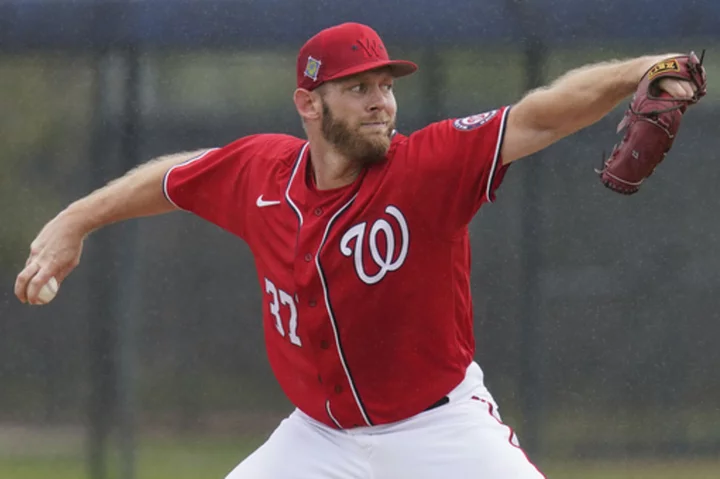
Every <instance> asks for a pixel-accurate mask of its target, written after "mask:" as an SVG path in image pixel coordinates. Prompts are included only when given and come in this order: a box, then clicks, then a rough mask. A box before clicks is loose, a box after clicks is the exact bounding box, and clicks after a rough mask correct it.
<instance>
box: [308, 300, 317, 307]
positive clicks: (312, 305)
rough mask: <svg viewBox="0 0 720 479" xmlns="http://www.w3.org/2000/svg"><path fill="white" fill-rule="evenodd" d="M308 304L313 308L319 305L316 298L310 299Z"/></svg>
mask: <svg viewBox="0 0 720 479" xmlns="http://www.w3.org/2000/svg"><path fill="white" fill-rule="evenodd" d="M308 306H310V307H311V308H314V307H315V306H317V301H315V300H314V299H311V300H310V301H308Z"/></svg>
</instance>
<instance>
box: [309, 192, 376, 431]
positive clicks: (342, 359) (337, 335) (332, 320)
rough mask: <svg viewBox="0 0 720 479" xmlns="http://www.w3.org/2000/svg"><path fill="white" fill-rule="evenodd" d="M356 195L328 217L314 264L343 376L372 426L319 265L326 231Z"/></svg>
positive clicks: (364, 418)
mask: <svg viewBox="0 0 720 479" xmlns="http://www.w3.org/2000/svg"><path fill="white" fill-rule="evenodd" d="M357 195H358V193H355V194H354V195H353V197H352V198H350V200H349V201H348V202H347V203H345V204H344V205H343V206H342V208H340V209H339V210H337V211H336V212H335V214H334V215H333V216H332V218H330V221H328V224H327V226H326V227H325V234H323V237H322V240H320V246H318V250H317V253H316V254H315V266H316V267H317V270H318V275H319V276H320V282H321V283H322V287H323V295H324V296H325V309H327V313H328V316H329V317H330V325H331V326H332V328H333V333H334V334H335V346H336V347H337V350H338V356H339V357H340V363H341V364H342V367H343V369H344V370H345V376H346V377H347V380H348V383H349V384H350V390H351V391H352V393H353V397H354V398H355V404H357V407H358V409H359V410H360V414H362V417H363V420H364V421H365V423H366V424H367V425H368V426H372V425H373V424H372V422H371V421H370V418H369V417H368V415H367V413H366V412H365V408H363V406H362V403H361V402H360V396H358V393H357V389H356V388H355V383H354V382H353V380H352V377H351V376H350V371H349V370H348V367H347V363H346V361H345V356H344V355H343V352H342V348H341V347H340V333H339V332H338V328H337V322H336V321H335V315H334V314H333V312H332V308H331V307H330V294H329V292H328V288H327V284H326V282H325V275H324V274H323V271H322V267H321V266H320V253H321V252H322V249H323V246H325V240H327V236H328V233H329V232H330V227H331V226H332V224H333V223H334V222H335V219H336V218H337V217H338V216H340V214H342V213H343V212H344V211H345V210H346V209H348V207H349V206H350V205H351V204H352V203H353V201H355V198H357Z"/></svg>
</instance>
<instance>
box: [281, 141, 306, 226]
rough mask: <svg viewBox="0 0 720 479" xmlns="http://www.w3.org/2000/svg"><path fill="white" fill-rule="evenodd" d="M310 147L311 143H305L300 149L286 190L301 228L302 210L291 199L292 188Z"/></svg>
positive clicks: (286, 196) (287, 197) (288, 200)
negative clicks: (306, 151)
mask: <svg viewBox="0 0 720 479" xmlns="http://www.w3.org/2000/svg"><path fill="white" fill-rule="evenodd" d="M308 146H310V143H309V142H308V143H305V145H304V146H303V147H302V148H301V149H300V154H299V155H298V157H297V160H295V166H294V167H293V171H292V174H291V175H290V181H288V185H287V188H285V199H286V200H287V202H288V203H289V204H290V206H291V207H292V209H293V210H295V213H296V214H297V216H298V219H299V220H300V226H302V225H303V216H302V213H300V209H299V208H298V207H297V205H296V204H295V203H294V202H293V200H292V198H290V187H291V186H292V183H293V180H294V179H295V174H296V173H297V171H298V169H299V168H300V164H301V163H302V158H303V155H304V154H305V150H307V149H308Z"/></svg>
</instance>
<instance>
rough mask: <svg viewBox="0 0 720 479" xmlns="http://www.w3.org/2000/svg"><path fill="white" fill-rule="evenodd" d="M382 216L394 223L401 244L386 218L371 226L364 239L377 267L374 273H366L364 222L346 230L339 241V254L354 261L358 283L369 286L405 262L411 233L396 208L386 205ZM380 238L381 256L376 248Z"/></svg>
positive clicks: (365, 227)
mask: <svg viewBox="0 0 720 479" xmlns="http://www.w3.org/2000/svg"><path fill="white" fill-rule="evenodd" d="M385 213H387V214H388V215H390V216H391V217H392V219H394V221H395V223H396V224H397V229H398V230H399V231H400V241H399V243H398V242H397V241H396V238H395V231H394V230H393V227H392V225H391V224H390V222H388V221H387V220H386V219H384V218H380V219H379V220H377V221H375V222H374V223H373V225H372V227H371V228H370V233H369V234H368V236H367V240H368V249H369V251H370V256H371V258H372V260H373V262H374V263H375V265H376V266H377V267H378V268H379V269H378V270H377V271H374V272H371V273H368V272H367V271H366V270H365V263H364V261H363V249H364V245H365V233H366V231H367V222H362V223H360V224H357V225H355V226H353V227H352V228H350V229H349V230H347V232H346V233H345V234H344V235H343V237H342V239H341V240H340V251H341V252H342V254H343V255H345V256H347V257H348V258H349V257H351V256H352V257H353V258H354V262H355V272H356V273H357V275H358V277H359V278H360V280H362V281H363V282H364V283H366V284H370V285H372V284H376V283H378V282H379V281H380V280H382V279H383V278H384V277H385V275H386V274H388V272H390V271H396V270H398V269H399V268H400V267H401V266H402V265H403V263H404V262H405V258H406V257H407V253H408V247H409V246H410V232H409V231H408V225H407V221H405V217H404V216H403V214H402V212H401V211H400V210H399V209H397V208H396V207H395V206H388V207H387V208H385ZM381 237H382V239H384V240H385V252H384V254H383V253H381V251H380V247H379V243H380V240H381ZM353 240H355V242H354V246H353V247H351V246H350V243H351V242H352V241H353Z"/></svg>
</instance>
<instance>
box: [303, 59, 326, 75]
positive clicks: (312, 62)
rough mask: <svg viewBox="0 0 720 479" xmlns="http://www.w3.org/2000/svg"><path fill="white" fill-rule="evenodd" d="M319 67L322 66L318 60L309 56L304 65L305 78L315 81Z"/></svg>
mask: <svg viewBox="0 0 720 479" xmlns="http://www.w3.org/2000/svg"><path fill="white" fill-rule="evenodd" d="M320 65H322V62H321V61H320V60H318V59H316V58H313V57H310V56H309V57H308V60H307V65H305V76H306V77H308V78H312V81H317V79H318V73H320Z"/></svg>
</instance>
